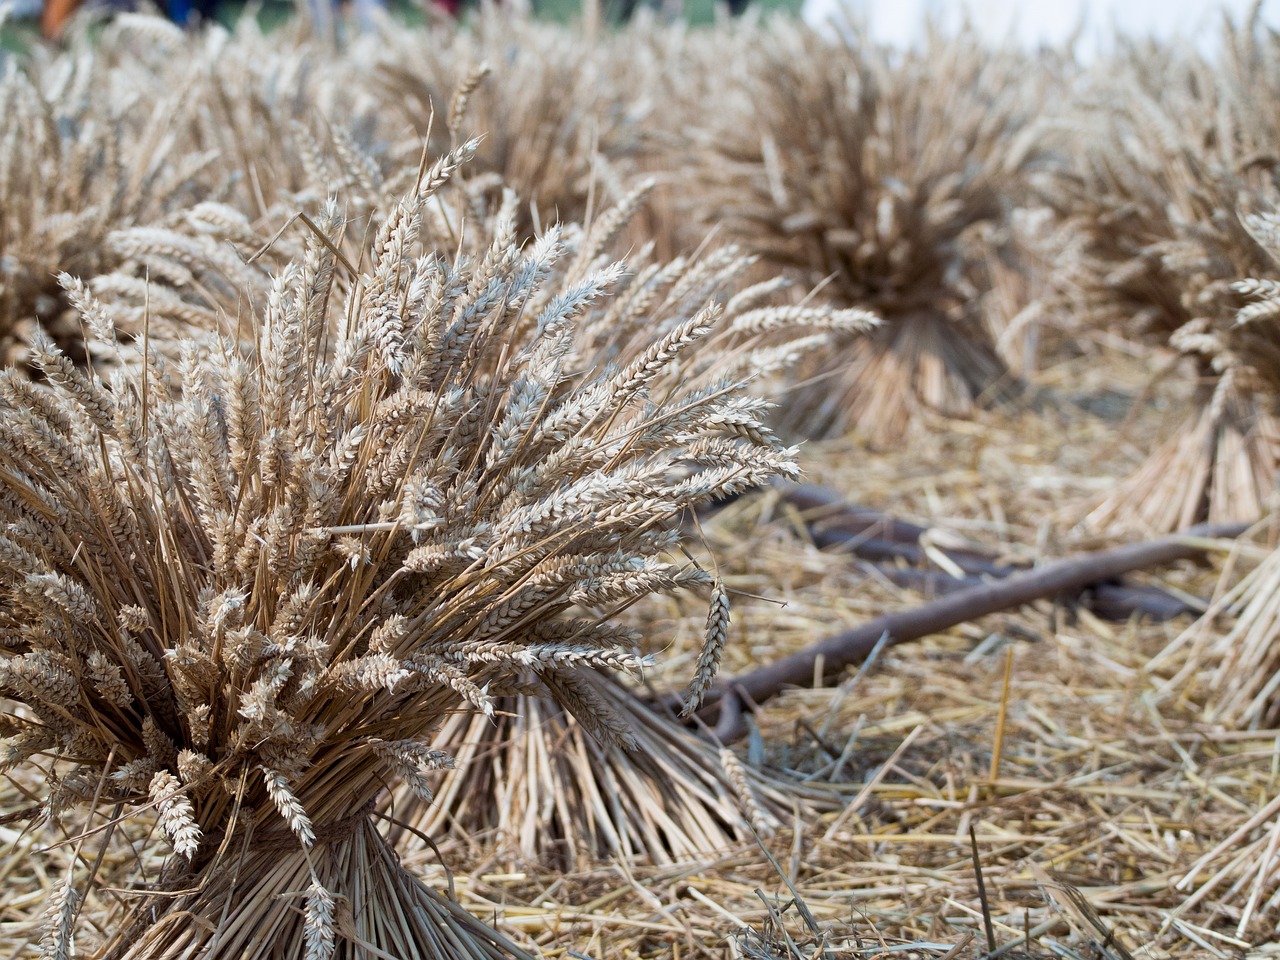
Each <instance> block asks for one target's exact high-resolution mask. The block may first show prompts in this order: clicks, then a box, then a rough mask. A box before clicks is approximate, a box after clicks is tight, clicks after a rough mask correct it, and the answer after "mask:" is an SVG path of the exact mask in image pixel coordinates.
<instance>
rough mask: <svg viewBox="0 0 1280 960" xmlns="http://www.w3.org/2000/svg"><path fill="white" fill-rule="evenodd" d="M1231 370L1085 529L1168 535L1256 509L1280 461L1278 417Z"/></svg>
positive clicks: (1264, 502)
mask: <svg viewBox="0 0 1280 960" xmlns="http://www.w3.org/2000/svg"><path fill="white" fill-rule="evenodd" d="M1237 373H1238V371H1236V370H1228V371H1227V372H1226V373H1225V374H1223V375H1222V376H1221V377H1220V378H1219V379H1218V381H1217V382H1216V383H1215V384H1214V385H1213V386H1212V388H1207V389H1205V390H1203V391H1201V392H1200V393H1199V395H1198V396H1197V397H1196V401H1195V407H1194V409H1192V410H1191V411H1190V412H1189V413H1188V414H1187V415H1186V417H1185V419H1184V420H1183V421H1182V424H1181V426H1180V427H1179V429H1178V430H1177V432H1176V433H1175V434H1174V435H1173V436H1172V437H1170V438H1169V439H1168V440H1166V441H1165V442H1164V444H1163V445H1161V446H1160V447H1159V448H1157V449H1156V450H1155V452H1153V453H1152V454H1151V456H1150V457H1149V458H1148V459H1147V460H1146V462H1145V463H1143V464H1142V466H1140V467H1139V468H1138V469H1137V470H1136V471H1135V472H1134V473H1133V474H1132V475H1131V476H1130V477H1129V478H1128V479H1127V480H1125V481H1123V482H1122V483H1121V484H1120V486H1119V487H1118V488H1117V489H1116V490H1115V492H1113V493H1112V494H1111V495H1110V496H1108V497H1107V498H1106V499H1105V500H1104V501H1103V502H1102V503H1100V504H1098V506H1097V507H1095V508H1094V509H1093V510H1092V511H1091V512H1090V513H1089V515H1088V517H1087V518H1086V522H1087V523H1088V524H1089V525H1090V526H1091V527H1093V528H1095V529H1106V530H1114V531H1129V532H1133V531H1139V532H1142V533H1170V532H1172V531H1174V530H1180V529H1183V528H1185V527H1189V526H1191V525H1192V524H1194V523H1199V522H1201V521H1206V520H1207V521H1208V522H1210V523H1234V522H1246V523H1248V522H1252V521H1254V520H1257V519H1258V518H1259V517H1261V516H1262V515H1263V513H1264V512H1265V511H1266V510H1267V508H1268V506H1269V505H1270V502H1271V498H1272V490H1273V487H1274V485H1275V480H1276V471H1277V466H1280V418H1277V416H1276V415H1275V413H1273V412H1272V411H1271V410H1269V409H1268V408H1267V405H1266V404H1267V400H1266V399H1265V397H1263V396H1261V395H1259V394H1258V393H1256V392H1254V391H1252V390H1250V389H1247V388H1245V387H1242V386H1241V385H1240V382H1239V378H1238V376H1237Z"/></svg>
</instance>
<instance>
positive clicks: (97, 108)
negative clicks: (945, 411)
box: [0, 30, 212, 365]
mask: <svg viewBox="0 0 1280 960" xmlns="http://www.w3.org/2000/svg"><path fill="white" fill-rule="evenodd" d="M120 32H121V31H120V30H116V31H114V32H113V33H109V34H108V35H107V36H105V37H104V38H103V44H102V46H101V47H98V46H90V45H85V46H84V47H77V48H76V49H74V50H73V51H72V52H69V53H68V54H66V55H64V56H62V57H60V58H57V59H54V58H52V57H50V56H49V55H48V54H47V53H46V52H44V51H41V50H37V51H34V52H33V54H32V55H31V56H30V57H29V58H28V60H27V61H26V62H25V64H24V68H23V69H21V70H19V69H7V70H6V71H5V74H4V77H3V79H2V80H0V112H3V114H4V117H5V124H4V135H3V137H0V171H3V174H2V175H0V209H3V210H4V216H3V217H0V353H2V355H0V362H3V363H4V364H5V365H11V364H13V363H15V362H19V361H21V360H23V359H24V357H25V344H26V343H27V342H28V341H29V339H30V337H31V336H33V334H34V331H35V328H36V326H41V327H43V328H44V330H45V331H46V332H47V333H49V334H50V335H52V336H54V337H55V338H56V339H57V340H58V342H59V343H60V344H62V345H64V346H65V347H66V348H67V350H68V351H69V352H71V354H72V355H73V356H75V357H76V358H77V359H81V358H82V353H83V345H82V343H81V342H80V332H79V329H78V325H77V324H76V322H75V320H74V316H73V314H72V313H71V311H69V310H68V309H67V303H66V300H65V298H64V296H63V294H62V290H61V289H60V288H59V286H58V283H57V279H56V278H57V274H58V273H59V271H63V270H70V271H73V272H75V273H77V274H83V275H89V274H93V273H97V272H99V271H102V270H109V269H111V268H112V267H113V266H114V264H115V261H114V260H113V258H112V255H111V252H110V251H109V250H107V248H106V247H105V245H104V243H103V240H104V238H105V236H106V234H107V233H108V232H109V231H110V230H112V229H114V228H118V227H125V226H130V225H134V224H144V223H155V222H158V221H159V220H160V219H162V218H163V217H164V216H165V214H166V213H168V212H169V211H172V210H175V209H180V208H182V207H185V206H187V205H189V204H191V203H193V202H195V200H196V198H197V196H198V193H199V187H198V186H197V181H198V174H199V173H200V171H201V170H202V169H203V168H205V167H207V166H208V165H209V164H210V162H211V159H212V158H211V156H210V155H209V154H207V153H205V152H203V151H199V150H192V151H190V152H186V153H183V154H182V157H181V159H179V157H178V156H177V151H175V150H174V149H173V147H174V140H173V138H172V137H171V136H170V132H171V130H170V125H171V124H172V122H173V118H174V115H175V113H180V112H181V96H182V95H181V87H182V86H183V85H182V84H181V83H178V82H175V77H174V74H175V73H176V72H177V71H174V70H171V69H168V68H160V67H156V66H155V62H154V61H151V60H148V59H146V58H139V60H137V61H135V62H133V63H132V64H131V65H130V66H129V67H128V68H125V67H123V66H121V65H120V64H118V63H117V62H116V61H115V57H113V55H112V50H113V47H114V45H115V44H116V42H117V41H118V40H119V34H120Z"/></svg>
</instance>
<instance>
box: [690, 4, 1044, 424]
mask: <svg viewBox="0 0 1280 960" xmlns="http://www.w3.org/2000/svg"><path fill="white" fill-rule="evenodd" d="M744 37H746V38H748V39H746V40H745V41H744V42H743V43H742V49H741V50H740V51H739V56H738V57H736V58H735V59H736V63H737V64H738V65H737V67H736V68H735V69H734V71H733V74H732V77H733V81H734V86H735V87H736V91H734V92H726V93H724V94H723V97H724V100H725V103H726V105H725V107H724V108H723V109H721V110H719V111H717V115H716V116H714V117H709V118H706V119H705V121H704V122H705V124H706V127H705V129H704V131H703V133H702V137H701V139H700V140H699V142H698V154H699V155H698V158H697V160H698V162H697V163H696V165H694V169H695V177H696V180H697V189H696V190H695V191H691V193H690V202H691V203H692V205H693V206H694V209H695V212H696V213H697V215H698V216H699V217H700V219H701V220H702V221H703V222H705V223H716V224H719V225H720V226H721V228H722V229H724V230H725V231H727V232H728V234H729V235H730V236H732V237H734V238H735V240H737V241H738V242H741V243H742V244H743V245H745V246H747V247H748V248H749V249H752V250H753V251H755V252H758V253H760V254H761V255H762V256H763V257H764V258H765V261H766V262H767V263H770V264H771V265H776V266H785V267H789V268H793V269H797V270H800V271H802V272H803V273H804V275H805V276H806V278H807V280H808V281H809V282H811V283H814V282H818V281H820V280H822V279H823V278H830V286H829V288H828V290H829V292H830V294H831V295H832V296H833V297H834V298H837V299H838V301H839V302H842V303H846V304H856V305H859V306H863V307H866V308H868V309H871V310H874V311H875V312H876V313H878V314H879V315H881V316H882V317H883V318H884V320H885V324H884V326H883V328H882V329H881V330H880V332H879V334H878V335H877V336H876V337H874V338H867V339H865V340H857V341H855V342H854V343H852V344H851V345H850V346H849V348H848V349H847V350H840V351H836V352H833V353H832V354H831V355H829V356H828V357H825V358H823V360H822V362H821V363H815V365H814V367H813V368H812V369H809V370H807V371H805V373H806V374H807V375H808V378H809V379H810V380H811V381H812V384H811V385H810V386H807V387H803V388H801V389H798V390H796V391H794V392H793V393H792V394H791V395H790V398H789V402H788V403H787V405H786V410H785V414H784V417H783V420H784V422H785V423H786V424H787V425H788V426H789V427H790V428H793V429H797V430H800V431H802V432H803V433H805V434H810V435H813V434H822V433H827V432H831V431H842V430H845V429H850V428H853V429H857V430H860V431H863V432H865V433H866V434H867V435H869V436H871V437H873V438H874V439H877V440H880V441H887V440H890V439H893V440H896V439H897V438H899V437H900V436H901V434H902V430H903V429H904V427H905V426H906V424H907V422H908V421H909V420H910V419H911V418H912V414H913V411H914V410H916V409H917V408H919V407H920V406H921V405H924V406H927V407H930V408H933V409H937V410H941V411H943V412H945V413H947V414H953V415H964V414H967V413H969V412H971V411H972V408H973V403H974V399H975V398H976V397H978V396H979V395H982V394H988V395H990V394H991V393H992V392H993V391H998V387H999V384H1001V382H1002V378H1003V377H1004V375H1005V368H1004V365H1003V364H1002V363H1001V362H1000V360H999V358H998V356H997V353H996V351H995V349H994V347H993V343H992V337H991V334H990V331H989V330H987V329H986V328H985V326H984V325H983V323H982V321H981V318H980V315H979V312H978V310H977V309H976V300H977V297H976V295H975V294H974V292H973V291H972V290H971V289H969V288H968V287H967V286H966V283H967V282H971V281H972V279H973V277H974V276H976V274H974V273H973V272H972V269H971V268H972V266H973V265H974V262H973V261H974V255H975V251H974V250H973V249H972V248H971V247H970V246H969V244H970V241H971V240H972V239H973V237H974V232H975V231H977V230H981V229H982V228H983V226H984V225H992V224H994V223H996V222H997V221H998V220H999V219H1000V218H1001V216H1002V214H1003V208H1002V191H1003V190H1011V187H1010V181H1012V180H1014V179H1016V178H1017V177H1018V175H1019V171H1020V169H1021V168H1022V167H1023V165H1024V164H1025V162H1026V160H1027V152H1026V150H1025V149H1024V145H1023V144H1022V143H1020V141H1019V138H1018V132H1019V130H1020V129H1021V128H1022V127H1023V126H1024V125H1025V121H1026V119H1027V117H1029V116H1030V115H1031V113H1032V111H1033V110H1034V109H1035V99H1034V97H1029V96H1027V92H1028V91H1029V90H1034V89H1035V87H1036V84H1035V83H1034V78H1035V76H1036V73H1035V70H1034V67H1033V66H1032V64H1031V63H1029V62H1024V61H1021V60H1019V59H1018V58H1017V57H1016V56H1015V55H1012V54H1009V55H1000V54H993V53H992V52H991V51H986V50H983V49H982V48H981V45H980V44H979V43H978V42H977V41H976V38H974V37H972V36H970V35H968V34H961V35H957V36H956V37H952V38H943V37H941V36H938V35H931V36H930V38H929V41H928V43H927V45H926V47H925V48H924V49H922V50H920V51H907V52H904V53H902V54H901V55H897V56H895V55H891V54H890V53H889V52H888V51H886V50H883V49H880V48H877V47H875V46H873V45H872V44H871V43H869V42H868V41H866V40H865V39H864V38H863V37H862V36H860V35H859V34H857V33H852V34H848V35H846V36H845V37H844V38H843V39H842V40H841V41H840V42H832V41H829V40H827V39H825V38H823V37H821V36H820V35H818V34H816V33H814V32H813V31H810V30H808V29H805V28H803V27H799V26H792V25H788V24H785V23H782V22H771V23H770V25H769V28H768V29H767V30H759V31H757V32H756V33H754V34H744ZM1015 76H1016V77H1017V80H1016V82H1015V81H1014V77H1015Z"/></svg>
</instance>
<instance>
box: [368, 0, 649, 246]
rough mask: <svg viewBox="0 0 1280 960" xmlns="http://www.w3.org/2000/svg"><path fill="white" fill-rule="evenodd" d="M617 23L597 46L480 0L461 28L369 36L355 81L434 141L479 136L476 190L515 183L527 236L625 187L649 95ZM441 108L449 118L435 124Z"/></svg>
mask: <svg viewBox="0 0 1280 960" xmlns="http://www.w3.org/2000/svg"><path fill="white" fill-rule="evenodd" d="M624 29H625V31H626V33H627V37H625V38H609V39H608V40H605V41H603V42H593V40H591V39H589V38H586V37H584V36H582V34H581V33H580V32H579V31H578V30H575V29H572V28H565V27H563V26H558V25H554V24H548V23H545V22H539V21H537V20H534V19H532V18H531V17H530V16H528V15H521V14H519V13H518V12H515V11H512V10H508V9H503V8H501V7H500V6H498V5H494V4H486V5H483V7H482V9H480V10H479V11H477V14H476V16H475V17H474V18H472V19H471V20H469V21H468V23H467V24H466V25H465V27H459V28H457V29H455V30H452V31H448V30H433V32H432V34H431V36H430V38H426V37H424V35H423V34H421V33H419V32H417V31H414V30H402V29H398V28H397V29H395V30H391V31H387V32H386V33H385V34H384V35H379V36H378V37H376V38H373V37H370V38H366V40H364V41H363V45H362V46H361V47H360V48H359V49H360V50H363V51H364V52H365V54H366V56H365V62H364V64H363V65H362V74H361V76H362V79H361V83H363V84H364V85H365V86H366V89H368V90H369V91H370V92H371V94H372V95H373V96H374V97H376V99H377V100H378V101H379V102H380V103H381V104H382V105H383V111H384V113H385V114H386V115H387V117H389V118H394V119H395V120H397V121H398V122H400V123H401V124H403V125H405V126H407V127H408V128H409V129H411V130H413V131H414V133H415V134H416V136H417V137H419V138H422V139H427V138H432V139H431V143H432V147H433V149H438V150H443V149H446V148H447V147H448V144H449V137H450V136H451V135H456V134H460V133H466V135H468V136H470V135H478V136H480V137H481V138H482V139H481V144H480V149H479V150H478V151H477V154H476V161H475V163H473V164H471V165H470V166H469V170H468V173H467V176H468V178H469V179H470V180H471V181H472V184H471V186H472V188H473V190H475V191H476V192H478V193H480V194H482V195H486V194H487V195H489V196H490V197H492V196H496V195H497V194H498V193H499V192H500V191H501V189H503V188H506V189H512V190H514V191H516V193H518V194H519V195H520V196H521V197H522V198H524V200H525V201H526V204H527V206H526V208H525V209H524V210H522V211H521V216H520V222H519V229H520V233H521V235H522V236H530V235H531V234H532V233H533V232H535V231H536V229H537V228H538V227H540V226H545V225H546V224H550V223H555V222H558V221H565V222H569V221H574V222H581V221H583V220H585V219H587V218H588V216H589V215H590V213H591V212H592V210H593V208H594V210H596V211H599V210H601V209H604V208H605V207H606V206H608V205H611V204H613V203H615V202H617V201H619V200H620V199H621V198H622V196H623V195H625V194H626V193H627V192H628V189H629V188H628V187H627V186H626V185H625V184H626V182H627V181H629V180H631V179H633V178H634V174H635V172H636V171H635V168H634V164H633V162H632V159H633V157H634V155H635V154H636V152H637V151H638V150H639V147H640V143H641V141H642V139H643V136H644V134H643V130H644V127H645V123H646V120H647V118H648V115H649V114H650V112H651V111H652V110H653V103H652V98H651V96H650V94H649V92H648V91H649V88H648V86H647V85H646V83H645V77H644V76H642V75H641V76H636V75H635V74H636V72H637V65H638V64H639V63H641V62H642V61H643V58H642V57H641V56H640V51H641V49H642V48H643V46H642V45H637V44H636V43H635V42H634V40H633V37H632V34H633V32H634V31H632V30H630V28H624ZM482 76H484V78H485V79H484V82H483V83H480V82H479V80H480V78H481V77H482ZM459 91H461V92H462V94H463V95H462V96H461V97H459V96H458V95H457V94H458V92H459ZM448 104H452V106H451V108H450V110H449V114H448V121H449V122H448V123H447V124H444V123H440V122H439V119H440V117H439V115H438V114H439V113H440V112H443V110H444V108H445V106H446V105H448ZM464 114H465V123H464V117H463V115H464Z"/></svg>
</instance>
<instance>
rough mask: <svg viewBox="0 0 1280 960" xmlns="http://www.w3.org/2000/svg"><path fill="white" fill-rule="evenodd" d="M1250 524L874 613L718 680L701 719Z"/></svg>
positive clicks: (1195, 547)
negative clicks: (728, 700)
mask: <svg viewBox="0 0 1280 960" xmlns="http://www.w3.org/2000/svg"><path fill="white" fill-rule="evenodd" d="M1249 526H1250V525H1249V524H1244V523H1237V524H1200V525H1198V526H1195V527H1191V528H1190V529H1189V530H1187V531H1185V532H1184V533H1181V534H1175V535H1173V536H1169V537H1161V538H1160V539H1158V540H1151V541H1148V542H1146V543H1129V544H1125V545H1124V546H1120V547H1115V548H1114V549H1111V550H1100V551H1097V552H1094V553H1086V554H1081V555H1079V556H1075V557H1068V558H1066V559H1064V560H1059V561H1056V562H1054V563H1048V564H1045V565H1044V566H1043V567H1039V568H1037V569H1034V570H1030V571H1028V572H1026V573H1019V574H1014V575H1012V576H1009V577H1006V578H1005V579H1003V580H994V581H991V582H989V583H984V584H982V585H980V586H974V587H971V588H968V589H965V590H960V591H957V592H955V593H953V594H950V595H948V596H945V597H942V598H941V599H938V600H935V601H933V602H932V603H926V604H924V605H923V606H920V607H916V608H914V609H911V610H903V611H900V612H898V613H891V614H886V615H885V616H882V617H876V618H875V619H874V620H871V621H869V622H867V623H864V624H863V625H862V626H860V627H857V628H855V629H853V630H847V631H845V632H843V633H838V634H835V635H834V636H831V637H828V638H827V639H825V640H822V641H820V642H819V643H816V644H814V645H813V646H811V647H808V648H806V649H804V650H801V651H799V652H797V653H793V654H792V655H791V656H789V657H783V658H782V659H781V660H777V661H775V662H773V663H770V664H766V665H765V666H763V667H760V668H758V669H756V670H752V671H751V672H750V673H747V674H744V675H743V676H740V677H736V678H731V679H729V680H727V681H725V682H724V683H721V684H717V685H716V686H714V687H712V689H711V690H708V691H707V697H706V706H704V707H703V719H704V720H705V721H706V722H708V723H710V722H711V719H712V715H714V714H715V713H716V709H715V708H716V705H717V703H718V701H719V700H720V699H722V698H723V697H724V696H725V695H726V694H728V695H730V696H740V697H743V698H744V699H745V700H746V701H747V702H755V703H762V702H764V701H765V700H768V699H769V698H770V697H773V696H776V695H777V694H778V693H780V692H781V691H782V690H783V689H785V688H786V687H795V686H806V685H808V684H809V683H810V682H811V681H812V680H813V674H814V667H815V665H816V664H817V662H818V660H819V659H821V660H822V664H823V676H824V677H828V678H831V677H835V676H837V675H838V674H839V673H840V672H841V671H842V670H844V668H845V667H847V666H849V665H851V664H854V663H858V662H860V661H862V660H864V659H865V658H866V657H867V656H868V654H870V653H871V651H872V650H873V649H874V648H875V646H876V644H877V643H879V641H880V639H881V637H884V636H885V635H886V634H887V635H888V643H890V644H897V643H906V642H908V641H911V640H918V639H920V638H921V637H926V636H929V635H930V634H933V633H940V632H941V631H943V630H947V629H949V628H951V627H954V626H956V625H957V624H961V623H966V622H968V621H970V620H976V619H977V618H979V617H984V616H986V615H988V614H991V613H997V612H999V611H1001V610H1007V609H1009V608H1010V607H1017V606H1021V605H1022V604H1024V603H1030V602H1031V601H1033V600H1039V599H1041V598H1044V597H1053V596H1057V595H1058V594H1061V593H1071V592H1074V591H1078V590H1082V589H1084V588H1085V587H1087V586H1088V585H1089V584H1091V583H1097V582H1098V581H1100V580H1110V579H1112V578H1113V577H1118V576H1120V574H1122V573H1128V572H1129V571H1131V570H1138V569H1141V568H1144V567H1154V566H1160V565H1162V564H1167V563H1173V562H1174V561H1176V560H1183V559H1186V558H1187V557H1194V556H1196V555H1198V554H1200V553H1203V552H1204V546H1203V544H1200V543H1193V542H1191V540H1192V539H1199V540H1204V539H1219V538H1221V539H1231V538H1235V537H1238V536H1240V534H1242V533H1244V532H1245V531H1246V530H1248V529H1249ZM725 716H726V718H727V721H730V722H726V723H725V724H723V725H720V724H719V723H717V726H716V730H715V734H716V736H717V737H718V738H719V739H720V740H721V742H723V743H729V742H731V741H734V740H738V739H739V738H741V737H742V736H745V735H746V733H747V724H746V720H745V718H744V717H739V718H737V719H736V720H734V718H733V714H732V713H731V712H730V713H727V714H725Z"/></svg>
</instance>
